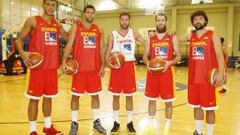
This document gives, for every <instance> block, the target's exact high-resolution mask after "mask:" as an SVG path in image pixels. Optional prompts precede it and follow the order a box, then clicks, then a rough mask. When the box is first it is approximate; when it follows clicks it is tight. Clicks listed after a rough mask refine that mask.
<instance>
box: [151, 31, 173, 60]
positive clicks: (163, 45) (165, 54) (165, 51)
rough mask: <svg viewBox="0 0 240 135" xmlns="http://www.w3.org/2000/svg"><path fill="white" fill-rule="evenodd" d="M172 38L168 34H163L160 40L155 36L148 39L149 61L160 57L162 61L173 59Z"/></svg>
mask: <svg viewBox="0 0 240 135" xmlns="http://www.w3.org/2000/svg"><path fill="white" fill-rule="evenodd" d="M173 51H174V49H173V38H172V36H171V35H169V34H165V35H164V36H163V38H162V39H159V38H158V36H157V34H154V35H153V36H152V37H150V59H154V58H155V57H160V58H161V59H164V60H168V61H170V60H172V59H173Z"/></svg>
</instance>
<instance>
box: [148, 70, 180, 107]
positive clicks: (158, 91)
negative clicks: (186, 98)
mask: <svg viewBox="0 0 240 135" xmlns="http://www.w3.org/2000/svg"><path fill="white" fill-rule="evenodd" d="M174 91H175V83H174V69H173V68H172V67H171V68H169V69H168V70H167V71H165V72H164V73H158V74H156V73H150V72H148V73H147V81H146V89H145V96H146V98H147V99H149V100H157V99H158V98H160V99H161V100H162V101H164V102H172V101H173V100H175V97H174Z"/></svg>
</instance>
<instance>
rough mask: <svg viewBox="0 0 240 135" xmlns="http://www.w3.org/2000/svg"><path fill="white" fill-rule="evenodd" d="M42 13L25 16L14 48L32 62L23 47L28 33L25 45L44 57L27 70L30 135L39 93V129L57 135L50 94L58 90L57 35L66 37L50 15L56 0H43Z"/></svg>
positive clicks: (34, 129)
mask: <svg viewBox="0 0 240 135" xmlns="http://www.w3.org/2000/svg"><path fill="white" fill-rule="evenodd" d="M42 7H43V12H44V13H43V15H42V16H34V17H30V18H29V19H27V20H26V22H25V24H24V26H23V28H22V30H21V32H20V36H19V39H18V41H17V49H18V51H19V54H20V55H21V57H22V59H23V61H24V63H25V64H26V66H28V67H29V66H32V63H31V61H30V60H29V58H28V52H25V51H24V50H23V40H24V38H25V37H26V36H27V35H29V36H30V37H29V44H28V49H29V51H30V52H38V53H40V54H41V55H42V56H43V58H44V65H43V67H41V68H40V69H38V70H31V71H30V79H29V85H28V91H27V93H26V96H27V97H29V98H30V101H29V104H28V119H29V124H30V135H37V132H36V131H37V130H36V120H37V114H38V102H39V99H40V97H41V96H43V105H42V109H43V115H44V122H45V124H44V128H43V133H44V134H47V135H61V134H63V133H61V132H60V131H58V130H56V129H55V128H54V127H53V124H52V122H51V112H52V99H51V98H52V97H55V96H57V94H58V88H57V86H58V81H57V80H58V78H57V68H58V67H59V44H58V38H59V35H61V36H62V37H63V38H65V39H67V35H66V32H65V31H64V29H63V28H62V26H61V24H60V23H59V22H58V21H57V20H56V19H55V18H54V12H55V10H56V7H57V0H43V5H42Z"/></svg>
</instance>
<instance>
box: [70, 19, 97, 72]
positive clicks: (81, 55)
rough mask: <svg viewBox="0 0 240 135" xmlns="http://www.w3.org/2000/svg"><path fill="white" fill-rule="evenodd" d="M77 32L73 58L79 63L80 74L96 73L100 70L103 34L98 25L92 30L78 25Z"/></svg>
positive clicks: (80, 24)
mask: <svg viewBox="0 0 240 135" xmlns="http://www.w3.org/2000/svg"><path fill="white" fill-rule="evenodd" d="M76 25H77V31H76V35H75V40H74V44H73V58H74V59H75V60H77V61H78V63H79V69H78V71H79V72H85V71H95V70H99V68H100V41H101V32H100V30H99V28H98V26H97V25H95V24H92V25H91V27H90V29H87V28H85V27H84V26H83V24H82V23H77V24H76Z"/></svg>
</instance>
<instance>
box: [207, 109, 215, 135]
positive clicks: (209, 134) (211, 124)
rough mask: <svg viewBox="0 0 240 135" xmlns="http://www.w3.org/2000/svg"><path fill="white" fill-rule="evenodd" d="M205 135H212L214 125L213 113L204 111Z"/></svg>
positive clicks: (212, 111)
mask: <svg viewBox="0 0 240 135" xmlns="http://www.w3.org/2000/svg"><path fill="white" fill-rule="evenodd" d="M206 123H207V135H213V132H214V125H215V111H214V110H207V111H206Z"/></svg>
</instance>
